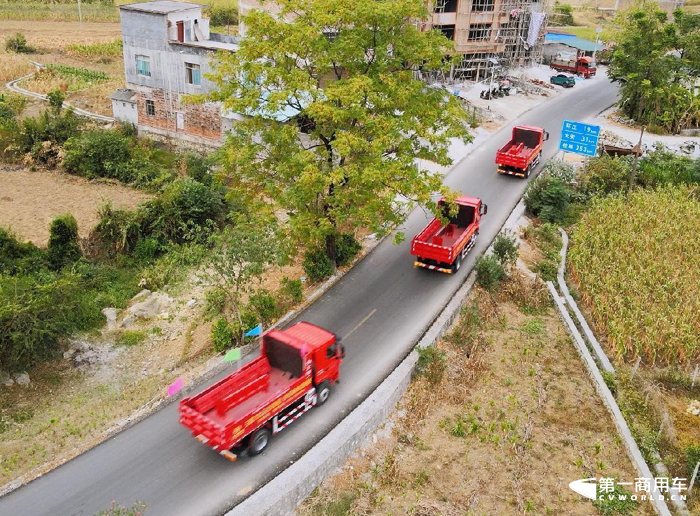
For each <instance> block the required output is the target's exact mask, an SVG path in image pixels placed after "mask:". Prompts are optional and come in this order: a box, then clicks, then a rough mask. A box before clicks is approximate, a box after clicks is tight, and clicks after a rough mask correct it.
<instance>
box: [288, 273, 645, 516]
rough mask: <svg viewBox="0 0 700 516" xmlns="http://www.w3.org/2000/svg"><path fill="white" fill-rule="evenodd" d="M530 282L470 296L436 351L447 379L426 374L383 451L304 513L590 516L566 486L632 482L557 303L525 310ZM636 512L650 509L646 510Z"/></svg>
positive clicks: (361, 457)
mask: <svg viewBox="0 0 700 516" xmlns="http://www.w3.org/2000/svg"><path fill="white" fill-rule="evenodd" d="M523 285H525V286H526V285H527V284H526V280H523V281H522V282H518V283H517V284H516V285H515V286H512V285H511V286H510V288H509V286H508V284H506V285H504V287H503V288H502V290H501V291H499V292H498V293H497V294H496V295H495V296H492V295H489V294H487V293H486V292H484V291H482V290H480V289H475V291H473V292H472V294H471V295H470V297H469V299H468V300H467V302H466V303H465V305H464V308H463V309H462V313H461V317H460V319H459V320H458V322H457V323H456V325H455V327H454V328H453V329H452V331H451V332H450V333H449V334H448V335H447V336H446V337H445V338H444V339H443V340H442V341H441V342H440V343H439V344H438V347H437V351H438V352H439V353H441V354H444V355H445V365H446V368H445V371H444V375H443V378H442V379H441V380H439V381H437V382H435V381H431V380H430V378H428V377H427V376H426V375H419V376H417V377H416V378H415V379H414V380H413V382H412V384H411V385H410V387H409V389H408V391H407V392H406V394H405V395H404V397H403V398H402V400H401V402H400V404H399V407H398V409H397V411H396V412H395V413H394V414H393V416H392V417H391V418H390V422H389V423H388V424H387V430H379V431H378V433H377V435H378V436H379V438H378V439H377V441H376V444H371V445H368V447H367V448H365V449H363V450H362V451H360V452H359V454H358V456H356V457H355V458H353V459H350V460H349V461H348V463H347V464H346V465H345V467H344V468H343V469H342V471H341V472H340V473H339V474H337V475H335V476H333V477H331V478H329V479H327V480H326V481H325V482H324V483H323V484H322V485H321V486H320V487H319V488H318V489H317V490H316V491H315V493H314V494H313V495H312V496H311V497H310V498H309V499H308V500H307V501H305V502H304V503H303V504H302V506H301V507H300V508H299V510H298V511H297V515H298V516H318V515H320V514H426V515H427V514H443V515H457V514H469V515H481V514H572V515H576V516H579V515H580V516H584V515H585V516H590V514H592V513H595V512H599V511H596V510H595V509H594V507H593V505H592V503H591V502H589V501H586V500H584V499H582V498H581V497H579V496H578V495H576V494H575V493H573V491H571V490H569V489H568V487H567V486H568V483H569V482H571V481H572V480H574V479H577V478H588V477H593V476H595V477H599V476H611V477H617V478H620V479H622V478H625V479H632V478H634V476H635V472H634V468H633V467H632V465H631V464H630V462H629V460H628V459H627V455H626V453H625V451H624V447H623V445H622V442H621V439H620V438H619V437H618V436H617V433H616V431H615V429H614V424H613V422H612V421H611V420H610V417H609V415H608V413H607V411H606V409H605V407H604V406H603V403H602V402H601V401H600V399H599V398H598V396H597V394H596V391H595V389H594V388H593V386H592V385H591V382H590V380H589V378H588V377H587V375H586V374H585V371H584V369H583V367H582V366H581V363H580V359H579V357H578V354H577V353H576V351H575V348H574V346H573V344H572V343H571V341H570V339H569V337H568V335H567V333H566V331H565V330H564V328H563V326H562V324H561V323H560V321H559V319H558V317H557V316H556V314H555V312H554V310H553V308H551V304H550V303H549V302H546V301H544V300H545V299H546V298H543V300H542V302H543V303H545V304H547V307H542V306H541V305H539V303H538V308H539V314H538V315H528V314H527V313H526V312H525V311H523V310H521V309H519V308H518V304H519V302H520V300H521V299H522V297H524V296H526V295H527V294H528V293H529V292H530V291H524V292H521V293H520V294H517V293H515V292H514V291H515V290H517V289H520V288H521V286H523ZM373 442H374V439H373ZM332 508H340V511H341V512H338V513H336V512H331V510H332ZM599 513H600V514H604V513H602V512H599ZM634 514H644V515H650V514H653V512H652V509H651V507H650V506H648V505H639V506H638V507H637V508H636V509H635V512H634Z"/></svg>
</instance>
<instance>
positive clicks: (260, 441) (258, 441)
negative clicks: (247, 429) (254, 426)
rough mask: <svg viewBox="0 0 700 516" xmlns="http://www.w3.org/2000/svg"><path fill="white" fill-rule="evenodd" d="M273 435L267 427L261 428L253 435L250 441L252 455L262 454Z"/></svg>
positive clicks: (249, 448) (250, 453) (249, 447)
mask: <svg viewBox="0 0 700 516" xmlns="http://www.w3.org/2000/svg"><path fill="white" fill-rule="evenodd" d="M271 435H272V434H270V431H269V430H268V429H267V428H261V429H260V430H258V431H257V432H255V433H254V434H253V435H251V436H250V441H249V442H248V454H249V455H251V456H255V455H260V454H261V453H262V452H263V450H264V449H265V448H267V444H268V443H269V442H270V436H271Z"/></svg>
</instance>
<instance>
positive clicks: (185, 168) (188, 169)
mask: <svg viewBox="0 0 700 516" xmlns="http://www.w3.org/2000/svg"><path fill="white" fill-rule="evenodd" d="M178 166H179V168H180V171H181V173H183V175H187V176H189V177H191V178H192V179H194V180H195V181H197V182H198V183H202V184H205V185H207V186H210V185H211V184H212V182H213V179H214V176H213V175H212V170H211V167H210V166H209V163H208V161H207V159H206V158H204V157H202V156H200V155H199V154H195V153H194V152H188V153H186V154H183V155H182V156H180V159H179V163H178Z"/></svg>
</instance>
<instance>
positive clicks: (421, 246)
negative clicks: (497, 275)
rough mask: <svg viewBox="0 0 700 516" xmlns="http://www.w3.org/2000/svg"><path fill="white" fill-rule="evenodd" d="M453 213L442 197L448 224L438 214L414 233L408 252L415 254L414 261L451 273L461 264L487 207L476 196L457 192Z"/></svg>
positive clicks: (441, 203)
mask: <svg viewBox="0 0 700 516" xmlns="http://www.w3.org/2000/svg"><path fill="white" fill-rule="evenodd" d="M455 203H456V204H457V207H458V211H457V214H456V215H450V209H449V204H448V203H447V201H446V200H445V199H444V198H443V199H440V201H439V202H438V206H440V208H441V210H442V213H443V217H444V218H445V219H447V221H448V222H447V224H443V223H442V220H441V219H440V218H439V217H436V218H434V219H433V220H432V221H431V222H430V223H429V224H428V225H427V226H426V227H425V229H423V231H421V232H420V233H418V234H417V235H416V236H414V237H413V240H412V241H411V254H412V255H413V256H415V257H416V259H415V261H414V262H413V265H415V266H416V267H425V268H426V269H432V270H435V271H440V272H446V273H447V274H452V273H453V272H457V271H458V270H459V268H460V266H461V265H462V259H463V258H464V257H465V256H466V255H467V253H468V252H469V250H470V249H471V248H472V247H474V242H475V241H476V236H477V235H478V234H479V222H480V221H481V216H482V215H485V214H486V212H487V211H488V207H487V206H486V205H485V204H484V203H482V202H481V199H477V198H476V197H467V196H466V195H463V196H460V197H458V198H457V200H456V201H455Z"/></svg>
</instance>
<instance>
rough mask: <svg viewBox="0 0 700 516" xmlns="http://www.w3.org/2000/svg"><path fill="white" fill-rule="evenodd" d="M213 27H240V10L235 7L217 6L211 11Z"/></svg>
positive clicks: (210, 18)
mask: <svg viewBox="0 0 700 516" xmlns="http://www.w3.org/2000/svg"><path fill="white" fill-rule="evenodd" d="M209 20H210V23H211V25H212V26H214V27H217V26H222V25H238V9H237V8H236V7H234V6H223V5H216V6H213V7H212V8H211V9H209Z"/></svg>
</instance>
